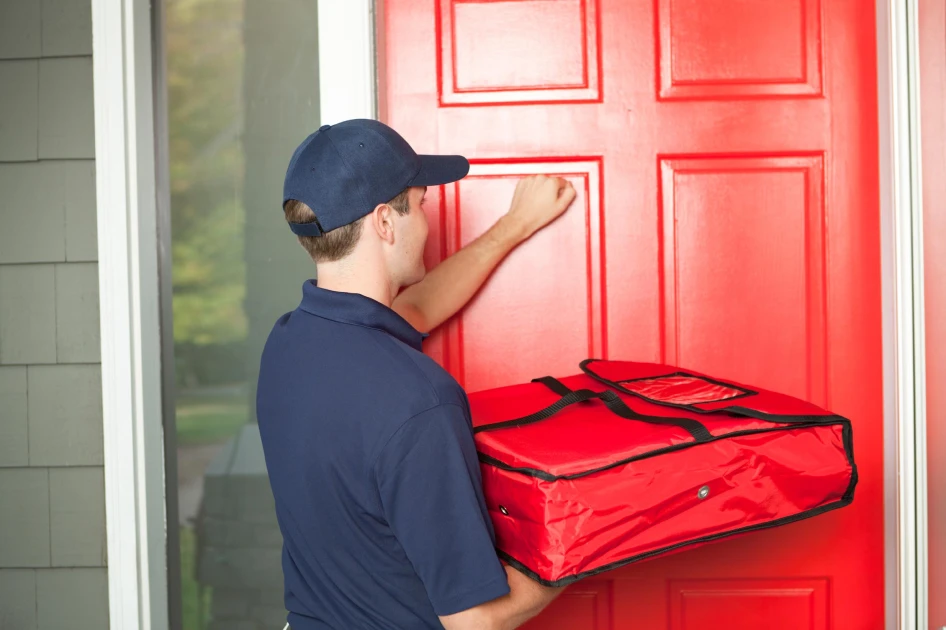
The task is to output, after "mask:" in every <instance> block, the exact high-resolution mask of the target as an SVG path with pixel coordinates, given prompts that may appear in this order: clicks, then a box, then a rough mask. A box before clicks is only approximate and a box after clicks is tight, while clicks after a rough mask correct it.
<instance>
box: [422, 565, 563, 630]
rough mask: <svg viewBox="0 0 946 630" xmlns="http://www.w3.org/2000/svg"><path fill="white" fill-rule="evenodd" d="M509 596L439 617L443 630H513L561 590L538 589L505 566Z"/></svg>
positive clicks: (549, 601) (543, 607) (536, 583)
mask: <svg viewBox="0 0 946 630" xmlns="http://www.w3.org/2000/svg"><path fill="white" fill-rule="evenodd" d="M505 569H506V577H507V579H508V581H509V594H508V595H504V596H503V597H499V598H497V599H494V600H492V601H489V602H486V603H485V604H480V605H479V606H476V607H474V608H470V609H469V610H464V611H463V612H459V613H457V614H455V615H448V616H446V617H440V623H441V624H443V627H444V628H446V630H513V629H514V628H518V627H519V626H521V625H522V624H524V623H525V622H527V621H528V620H530V619H532V618H533V617H535V616H536V615H538V614H539V613H540V612H542V611H543V610H544V609H545V607H546V606H548V605H549V604H550V603H552V600H554V599H555V598H556V597H558V596H559V595H560V594H561V593H562V591H564V590H565V587H561V588H553V587H549V586H542V585H541V584H539V583H538V582H535V581H533V580H532V579H530V578H528V577H526V576H525V575H523V574H522V573H520V572H519V571H517V570H516V569H514V568H512V567H510V566H508V565H507V566H506V567H505Z"/></svg>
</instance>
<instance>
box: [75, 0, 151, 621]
mask: <svg viewBox="0 0 946 630" xmlns="http://www.w3.org/2000/svg"><path fill="white" fill-rule="evenodd" d="M92 35H93V37H92V41H93V49H92V54H93V70H94V79H93V83H94V96H95V157H96V195H97V219H98V221H97V223H98V256H99V300H100V313H101V331H102V402H103V422H104V440H105V514H106V531H107V538H108V539H107V550H108V600H109V619H110V627H112V628H121V629H122V630H139V629H140V630H152V629H153V630H162V629H164V628H167V625H168V621H167V569H166V561H167V560H166V553H165V545H166V538H165V513H164V510H165V508H164V490H165V488H164V452H163V436H162V426H161V355H160V321H159V316H158V315H159V311H158V253H157V244H158V243H157V231H156V223H155V187H154V186H155V176H154V159H155V158H154V121H153V110H152V84H151V80H152V79H151V44H152V39H151V37H152V36H151V7H150V4H149V2H148V0H92Z"/></svg>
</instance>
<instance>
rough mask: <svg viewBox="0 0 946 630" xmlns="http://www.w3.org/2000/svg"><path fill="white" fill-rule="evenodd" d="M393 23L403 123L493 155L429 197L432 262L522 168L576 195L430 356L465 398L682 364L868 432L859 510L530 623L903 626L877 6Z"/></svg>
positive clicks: (411, 133)
mask: <svg viewBox="0 0 946 630" xmlns="http://www.w3.org/2000/svg"><path fill="white" fill-rule="evenodd" d="M383 17H384V23H383V25H382V29H383V33H384V41H385V48H384V50H383V59H384V61H383V63H382V67H381V69H382V75H383V76H382V84H383V85H384V92H383V99H382V117H383V118H384V119H385V120H386V121H387V122H389V123H391V124H392V125H393V126H394V127H396V128H397V129H398V130H399V131H401V132H402V133H403V134H404V135H405V136H406V137H407V138H408V140H409V141H410V142H412V144H414V145H415V146H416V147H417V148H418V149H419V150H423V151H431V152H433V151H437V152H445V153H461V154H463V155H467V156H468V157H470V158H471V159H472V161H473V167H472V171H471V176H470V177H469V178H468V179H467V180H464V181H462V182H460V183H458V184H456V185H451V186H447V187H444V188H443V189H442V190H439V191H433V190H432V191H430V193H429V194H432V195H433V196H434V198H435V200H436V203H435V205H433V206H432V207H433V208H436V210H435V211H432V212H430V213H429V219H430V225H431V234H432V236H431V239H430V241H429V243H428V248H427V263H428V266H432V265H434V264H436V263H437V262H438V261H439V260H442V259H443V258H444V257H446V256H448V255H450V254H451V253H453V252H454V251H456V249H457V248H458V247H460V246H462V245H464V244H466V243H468V242H470V241H471V240H472V239H473V238H475V237H476V236H477V235H478V234H480V233H481V232H482V231H483V230H485V229H487V228H488V226H489V225H491V224H492V222H493V221H495V219H496V218H498V217H499V216H501V214H502V213H503V212H504V211H505V210H506V208H507V207H508V203H509V200H510V198H511V194H512V190H513V187H514V185H515V178H516V177H518V176H520V175H524V174H529V173H536V172H543V173H549V174H561V175H564V176H567V177H568V178H569V179H571V181H572V182H574V183H575V185H576V188H577V189H578V191H579V196H578V200H577V201H576V203H575V205H574V206H573V207H572V208H570V209H569V210H568V212H567V213H566V214H565V215H564V216H563V217H562V218H561V219H559V220H558V221H556V222H555V223H553V224H552V225H551V226H549V227H548V228H547V229H545V230H543V231H542V232H540V233H539V234H538V235H536V236H535V237H534V238H533V239H531V240H530V241H529V242H527V243H525V244H524V245H523V246H521V247H520V248H519V249H517V250H516V251H515V252H513V254H512V255H511V256H510V257H509V258H508V259H507V260H506V261H505V262H504V263H503V264H502V265H501V266H500V268H499V269H498V270H497V272H496V273H495V275H494V276H493V277H492V278H491V279H490V280H489V281H488V282H487V284H486V286H484V288H483V289H482V291H481V292H480V293H479V294H478V295H477V296H476V297H475V299H474V300H473V301H472V302H471V304H470V305H469V306H468V308H467V309H466V310H465V311H464V312H462V313H461V314H459V315H458V316H456V317H455V318H454V319H453V320H452V321H450V322H448V323H447V324H446V325H445V326H442V327H441V329H439V330H438V331H435V333H434V334H433V335H432V336H431V338H430V339H429V340H428V342H427V343H426V344H425V351H426V352H427V353H428V354H430V355H431V356H432V357H434V358H435V359H436V360H438V361H440V362H441V363H442V364H443V365H444V366H445V367H446V368H447V369H448V370H450V372H451V373H452V374H454V375H455V376H456V377H457V378H458V379H459V381H460V382H461V383H462V384H463V385H464V386H465V387H466V388H467V389H468V390H470V391H475V390H479V389H483V388H487V387H494V386H498V385H504V384H509V383H512V382H521V381H525V380H528V379H531V378H534V377H536V376H542V375H545V374H552V375H557V376H565V375H568V374H573V373H575V372H576V371H577V365H578V362H579V361H580V360H582V359H584V358H587V357H588V356H596V357H602V358H615V359H627V360H641V361H667V362H671V363H676V364H679V365H681V366H684V367H688V368H691V369H695V370H702V371H707V372H710V373H713V374H715V375H718V376H721V377H727V378H732V379H736V380H741V381H745V382H748V383H753V384H757V385H759V386H761V387H766V388H771V389H776V390H780V391H784V392H786V393H789V394H793V395H796V396H800V397H802V398H806V399H808V400H811V401H813V402H815V403H817V404H821V405H826V406H828V407H830V408H831V409H832V410H834V411H836V412H838V413H841V414H843V415H845V416H847V417H849V418H851V419H852V422H853V424H854V434H855V445H856V456H857V461H858V466H859V472H860V477H861V482H860V485H859V487H858V491H857V497H856V499H855V502H854V504H853V505H852V506H851V507H849V508H846V509H844V510H841V511H838V512H833V513H830V514H826V515H823V516H820V517H817V518H814V519H811V520H807V521H802V522H799V523H795V524H793V525H790V526H785V527H781V528H778V529H775V530H769V531H764V532H757V533H753V534H751V535H746V536H742V537H739V538H737V539H730V540H726V541H722V542H717V543H714V544H711V545H705V546H702V547H699V548H695V549H690V550H687V551H684V552H682V553H678V554H674V555H672V556H669V557H664V558H660V559H657V560H653V561H649V562H644V563H639V564H636V565H632V566H630V567H626V568H624V569H621V570H617V571H612V572H608V573H604V574H601V575H599V576H596V577H594V578H589V579H588V580H585V581H583V582H580V583H579V584H577V585H574V586H573V587H571V588H570V589H569V590H568V591H566V594H565V595H564V596H563V597H562V598H561V599H559V600H558V601H556V602H555V604H554V605H553V607H552V608H551V609H550V610H549V611H547V612H546V613H545V614H543V615H542V616H541V617H540V619H538V620H536V621H535V622H533V623H532V624H531V625H530V627H531V628H553V627H554V628H557V627H563V628H564V627H567V628H572V629H582V628H609V629H611V630H621V629H624V628H645V629H651V628H653V629H664V628H675V629H676V628H701V629H707V628H727V629H730V630H734V629H740V628H747V629H748V628H753V629H755V628H759V627H774V628H783V627H784V628H845V629H851V630H854V629H857V630H862V629H865V628H867V629H869V628H880V627H882V623H883V580H884V576H883V536H882V534H883V522H882V471H883V469H882V448H881V447H882V442H881V440H882V424H881V423H882V416H881V409H882V400H881V389H882V388H881V373H882V370H881V335H880V332H881V328H880V263H879V243H880V240H879V232H878V229H879V228H878V226H879V213H878V201H877V112H876V102H877V94H876V67H875V58H876V51H875V41H874V40H875V30H874V29H875V25H874V11H873V10H872V9H871V10H870V11H865V10H864V4H863V2H860V1H859V0H830V1H829V0H766V2H758V1H757V0H672V1H671V0H502V1H497V0H436V1H431V2H421V1H419V0H386V2H385V13H384V16H383ZM556 624H557V625H556Z"/></svg>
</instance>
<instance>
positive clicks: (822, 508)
mask: <svg viewBox="0 0 946 630" xmlns="http://www.w3.org/2000/svg"><path fill="white" fill-rule="evenodd" d="M852 483H856V475H855V479H854V481H853V482H852ZM853 500H854V493H853V485H852V487H851V492H850V495H848V494H845V495H844V496H843V497H841V499H840V500H838V501H835V502H834V503H827V504H825V505H819V506H818V507H816V508H812V509H811V510H808V511H806V512H799V513H798V514H792V515H791V516H786V517H783V518H780V519H776V520H774V521H769V522H767V523H758V524H756V525H750V526H748V527H743V528H741V529H734V530H730V531H726V532H720V533H718V534H711V535H709V536H703V537H701V538H695V539H693V540H688V541H686V542H683V543H677V544H676V545H669V546H667V547H662V548H660V549H655V550H653V551H648V552H646V553H642V554H638V555H636V556H631V557H630V558H625V559H623V560H618V561H616V562H612V563H611V564H607V565H605V566H602V567H598V568H597V569H592V570H590V571H584V572H582V573H576V574H575V575H569V576H566V577H563V578H560V579H558V580H545V579H543V578H541V577H540V576H539V574H538V573H536V572H535V571H533V570H532V569H530V568H529V567H527V566H526V565H524V564H523V563H522V562H520V561H519V560H516V559H515V558H513V557H512V556H510V555H509V554H508V553H506V552H505V551H503V550H502V549H499V548H497V549H496V553H497V555H498V556H499V557H500V558H502V559H503V560H505V561H506V562H507V563H509V564H510V565H511V566H513V567H514V568H516V569H517V570H519V571H521V572H522V573H524V574H525V575H527V576H529V577H530V578H532V579H533V580H535V581H536V582H538V583H539V584H542V585H544V586H568V585H569V584H574V583H575V582H578V581H579V580H583V579H585V578H587V577H592V576H594V575H598V574H599V573H604V572H605V571H613V570H614V569H619V568H621V567H623V566H625V565H628V564H632V563H634V562H639V561H641V560H646V559H647V558H652V557H654V556H659V555H660V554H664V553H668V552H670V551H676V550H677V549H682V548H683V547H688V546H690V545H697V544H701V543H706V542H712V541H714V540H719V539H720V538H727V537H729V536H736V535H738V534H745V533H748V532H753V531H758V530H761V529H771V528H773V527H779V526H781V525H788V524H790V523H796V522H798V521H803V520H805V519H808V518H812V517H814V516H819V515H821V514H824V513H825V512H830V511H832V510H837V509H839V508H842V507H846V506H848V505H850V504H851V502H852V501H853Z"/></svg>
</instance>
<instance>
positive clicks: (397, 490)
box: [257, 282, 509, 630]
mask: <svg viewBox="0 0 946 630" xmlns="http://www.w3.org/2000/svg"><path fill="white" fill-rule="evenodd" d="M421 340H422V335H421V334H420V333H418V332H417V331H416V330H414V329H413V328H412V327H411V326H410V325H409V324H408V323H407V322H406V321H404V320H403V319H401V318H400V317H399V316H398V315H397V314H396V313H394V312H393V311H392V310H390V309H389V308H388V307H386V306H383V305H382V304H380V303H378V302H375V301H374V300H371V299H370V298H367V297H365V296H361V295H358V294H353V293H337V292H333V291H326V290H323V289H320V288H318V287H316V286H315V283H313V282H309V283H307V284H306V286H305V288H304V292H303V300H302V304H301V305H300V307H299V308H298V309H296V310H295V311H293V312H291V313H289V314H287V315H285V316H283V317H282V318H280V320H279V321H278V322H277V323H276V326H275V327H274V329H273V332H272V333H271V335H270V338H269V340H268V341H267V344H266V349H265V350H264V353H263V358H262V363H261V369H260V381H259V391H258V397H257V415H258V419H259V425H260V433H261V435H262V438H263V446H264V450H265V454H266V462H267V467H268V471H269V476H270V481H271V484H272V487H273V492H274V495H275V499H276V510H277V516H278V519H279V524H280V528H281V529H282V532H283V537H284V549H283V564H284V572H285V575H286V605H287V608H288V609H289V610H290V618H289V620H290V623H291V625H292V626H293V628H294V629H295V630H306V629H307V628H313V629H314V628H326V627H329V628H336V629H341V628H353V627H359V628H361V627H364V628H392V627H395V628H428V627H431V628H438V627H440V623H439V621H438V618H437V617H438V615H447V614H452V613H455V612H457V611H461V610H464V609H466V608H469V607H471V606H474V605H476V604H478V603H481V602H483V601H488V600H490V599H492V598H495V597H500V596H502V595H504V594H506V593H507V592H508V591H509V587H508V584H507V582H506V579H505V572H504V570H503V569H502V567H501V565H500V563H499V561H498V559H497V558H496V556H495V553H494V551H493V539H492V536H493V531H492V525H491V523H490V520H489V515H488V512H487V510H486V505H485V502H484V499H483V496H482V491H481V485H480V478H479V466H478V462H477V457H476V452H475V448H474V445H473V438H472V433H471V429H470V424H469V422H470V420H469V410H468V407H467V401H466V396H465V394H464V393H463V390H462V389H461V388H460V387H459V385H458V384H457V383H456V381H454V380H453V378H451V377H450V375H449V374H447V373H446V372H445V371H444V370H443V369H441V368H440V367H439V366H438V365H437V364H436V363H435V362H434V361H432V360H431V359H429V358H428V357H426V356H425V355H423V354H422V353H421V352H420V342H421Z"/></svg>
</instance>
